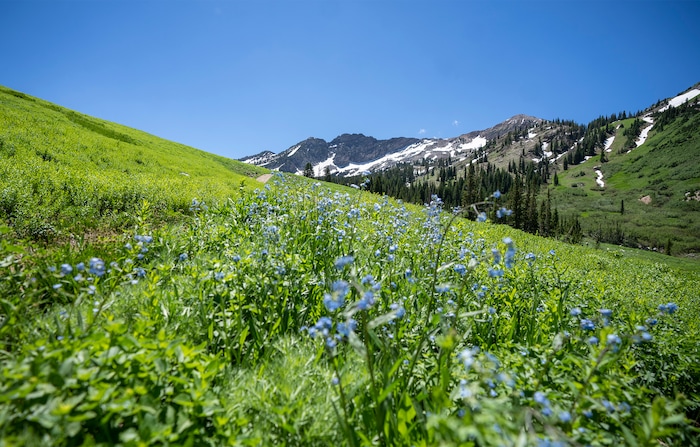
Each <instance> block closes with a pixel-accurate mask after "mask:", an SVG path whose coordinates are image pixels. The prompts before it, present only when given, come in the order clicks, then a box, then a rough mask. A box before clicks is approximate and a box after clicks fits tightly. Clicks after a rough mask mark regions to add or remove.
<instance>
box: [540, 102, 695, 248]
mask: <svg viewBox="0 0 700 447" xmlns="http://www.w3.org/2000/svg"><path fill="white" fill-rule="evenodd" d="M632 122H633V119H628V120H625V121H621V122H616V123H613V125H612V127H617V126H622V127H620V128H618V129H617V130H616V136H615V140H614V142H613V145H612V147H611V148H610V149H611V152H609V153H606V157H607V158H608V161H607V162H605V163H601V161H600V159H599V157H595V158H592V159H590V160H588V161H586V162H584V163H582V164H580V165H578V166H570V167H569V169H568V171H559V182H560V185H559V186H558V187H556V188H554V189H553V191H552V192H553V194H552V196H553V198H554V203H555V205H556V206H557V207H558V209H559V211H560V212H562V213H563V214H568V215H579V216H580V217H581V219H580V220H581V226H582V227H583V229H584V233H587V234H588V235H589V236H590V237H591V239H594V240H595V239H596V238H598V237H602V239H603V240H608V241H610V240H611V239H615V238H618V239H619V241H618V243H620V244H625V245H628V246H639V247H643V248H653V249H657V250H660V251H665V249H666V247H668V244H669V242H670V247H671V253H672V254H680V255H684V254H694V255H697V254H698V253H700V239H698V236H699V235H700V201H698V200H695V199H693V198H694V197H695V192H696V191H700V163H698V160H700V131H699V129H700V111H698V110H697V109H692V108H689V109H688V110H687V111H686V112H684V113H682V114H680V115H679V116H677V117H676V118H674V119H673V120H672V121H671V122H670V123H668V124H666V125H664V126H663V129H662V130H660V131H659V130H658V128H659V126H655V127H654V128H652V130H651V132H650V134H649V138H648V139H647V140H646V142H645V143H644V144H643V145H641V146H640V147H638V148H635V149H633V150H632V151H631V152H629V153H628V151H627V149H624V148H623V144H624V141H625V139H626V137H624V136H623V135H622V131H623V130H624V128H626V127H629V126H630V125H631V124H632ZM595 167H599V168H600V170H601V172H602V173H603V181H604V183H605V186H604V187H603V188H601V187H600V186H599V185H598V184H597V183H596V177H597V176H596V173H595V171H594V168H595Z"/></svg>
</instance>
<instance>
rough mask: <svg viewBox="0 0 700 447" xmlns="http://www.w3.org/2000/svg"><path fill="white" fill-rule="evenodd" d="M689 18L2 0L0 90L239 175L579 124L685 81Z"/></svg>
mask: <svg viewBox="0 0 700 447" xmlns="http://www.w3.org/2000/svg"><path fill="white" fill-rule="evenodd" d="M698 17H700V1H696V0H685V1H670V0H635V1H632V0H628V1H615V0H609V1H602V0H600V1H595V0H588V1H575V0H558V1H545V0H541V1H526V0H521V1H515V0H512V1H506V0H491V1H470V0H421V1H413V0H285V1H281V0H279V1H273V0H219V1H216V0H197V1H194V0H171V1H166V0H140V1H136V0H131V1H130V0H121V1H117V0H92V1H88V0H82V1H81V0H72V1H69V0H53V1H35V0H21V1H19V0H18V1H15V0H0V54H1V56H0V58H1V59H0V60H1V61H2V63H0V84H1V85H4V86H7V87H10V88H13V89H16V90H19V91H22V92H24V93H27V94H29V95H32V96H37V97H40V98H43V99H46V100H48V101H52V102H55V103H57V104H60V105H62V106H65V107H68V108H71V109H74V110H77V111H80V112H83V113H86V114H89V115H93V116H97V117H99V118H104V119H107V120H110V121H115V122H118V123H121V124H125V125H128V126H131V127H135V128H137V129H141V130H144V131H146V132H149V133H152V134H155V135H158V136H161V137H163V138H167V139H170V140H174V141H177V142H180V143H184V144H187V145H190V146H194V147H197V148H199V149H203V150H205V151H207V152H213V153H216V154H220V155H224V156H227V157H230V158H239V157H243V156H245V155H252V154H255V153H258V152H260V151H263V150H272V151H274V152H280V151H282V150H285V149H287V148H288V147H290V146H292V145H294V144H295V143H297V142H299V141H301V140H304V139H306V138H308V137H311V136H314V137H318V138H323V139H326V140H329V141H330V140H331V139H333V138H335V137H336V136H338V135H340V134H342V133H363V134H365V135H371V136H374V137H376V138H380V139H384V138H391V137H398V136H404V137H442V138H447V137H454V136H457V135H460V134H462V133H466V132H469V131H472V130H479V129H485V128H488V127H490V126H492V125H494V124H497V123H499V122H501V121H503V120H505V119H507V118H509V117H510V116H512V115H515V114H518V113H524V114H529V115H534V116H537V117H540V118H545V119H555V118H562V119H573V120H575V121H577V122H580V123H584V124H585V123H588V122H589V121H590V120H592V119H594V118H596V117H598V116H599V115H601V114H604V115H608V114H611V113H616V112H619V111H622V110H628V111H637V110H639V109H643V108H645V107H647V106H648V105H650V104H652V103H654V102H656V101H657V100H658V99H662V98H666V97H670V96H674V95H676V94H677V93H680V92H681V91H682V90H685V89H686V88H688V87H690V86H691V85H693V84H695V83H697V82H699V81H700V58H699V57H698V56H697V55H698V53H699V51H700V50H699V48H698V45H699V44H700V26H698V24H697V19H698Z"/></svg>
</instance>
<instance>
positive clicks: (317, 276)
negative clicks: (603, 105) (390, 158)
mask: <svg viewBox="0 0 700 447" xmlns="http://www.w3.org/2000/svg"><path fill="white" fill-rule="evenodd" d="M670 110H676V109H670ZM684 110H685V109H680V108H679V109H677V112H669V113H668V115H671V114H672V113H677V114H678V115H679V116H680V119H685V120H686V121H684V123H690V124H688V126H694V127H695V128H697V123H698V117H699V116H700V115H698V114H695V115H693V116H692V117H690V118H688V117H685V118H683V116H682V115H683V114H684V113H689V112H687V111H684ZM664 119H665V120H668V121H667V122H664V121H662V120H661V119H660V118H659V117H657V118H656V124H655V125H656V126H657V130H658V132H659V133H658V134H656V136H655V135H652V136H650V138H649V145H648V146H640V147H638V148H635V149H634V151H633V152H632V153H631V154H629V155H630V156H631V157H634V158H630V157H628V158H626V159H625V160H626V161H625V162H624V163H623V161H622V160H623V157H622V153H623V152H624V151H623V150H622V145H623V144H624V142H623V141H622V138H619V139H616V140H615V141H616V142H615V143H612V142H611V146H610V147H609V148H611V150H612V152H610V153H609V155H608V157H609V161H608V162H606V169H607V171H606V178H605V181H606V182H609V184H610V185H612V186H615V187H616V188H617V189H616V191H617V192H616V193H613V192H609V193H606V194H609V195H607V196H606V195H603V197H602V199H600V200H607V201H606V202H605V206H607V207H609V208H614V210H615V211H619V208H620V200H621V199H625V198H627V201H625V202H624V203H625V207H626V208H625V212H624V213H622V212H620V213H619V214H620V215H621V216H622V217H621V219H623V221H622V224H623V225H626V227H625V228H632V227H633V225H634V222H635V220H638V219H641V217H639V216H640V215H643V213H644V210H645V209H646V208H644V205H642V204H640V203H637V201H636V198H635V197H636V194H637V192H639V191H641V190H642V189H644V188H647V185H641V184H640V182H641V181H642V178H643V177H644V176H645V175H647V173H646V172H645V170H648V171H649V172H648V176H650V177H652V178H657V177H654V176H656V175H657V174H658V178H662V177H663V176H664V173H665V172H666V171H667V170H668V169H670V167H669V166H671V167H683V166H684V165H689V164H690V165H692V164H693V163H697V160H692V159H690V160H689V159H687V158H682V157H681V158H679V159H678V160H675V159H673V160H666V161H667V163H666V164H663V163H660V164H659V165H658V166H652V165H649V164H645V165H644V166H643V167H638V168H635V165H634V164H633V163H636V162H640V160H641V157H644V156H645V155H646V154H647V152H649V153H651V152H654V151H657V152H658V151H661V150H663V148H664V147H665V144H680V145H693V147H696V146H695V145H696V144H697V141H698V140H697V139H692V138H691V137H689V136H688V135H689V132H690V131H689V130H688V129H686V128H685V127H687V126H685V127H684V125H682V123H681V122H676V121H674V119H675V117H671V116H667V117H665V118H664ZM626 120H627V121H620V122H619V123H618V120H614V121H613V120H611V123H615V126H617V125H618V124H624V126H623V127H621V128H617V127H616V128H615V129H619V132H622V129H625V128H629V127H632V126H633V125H634V124H633V123H634V119H632V118H626ZM606 124H608V123H606ZM611 125H612V124H611ZM662 127H663V128H665V129H666V132H667V133H668V134H670V135H672V137H669V138H676V140H677V141H675V142H674V143H669V141H672V140H668V139H663V138H661V130H660V129H659V128H662ZM690 130H692V129H690ZM637 136H638V134H637V135H635V137H637ZM606 138H609V136H605V138H603V137H601V140H602V141H603V142H605V140H606ZM693 138H695V137H693ZM618 146H619V148H618ZM683 147H686V146H683ZM618 149H619V151H618ZM694 150H696V149H694ZM494 159H495V157H494ZM629 160H632V161H629ZM601 163H602V162H601ZM640 163H641V162H640ZM640 166H641V165H640ZM567 168H568V167H567ZM690 168H691V167H688V169H690ZM586 169H587V170H588V174H587V177H585V178H584V179H583V180H580V182H587V183H590V185H588V186H587V188H583V187H575V188H574V187H572V186H571V183H572V182H575V181H578V180H575V179H576V178H577V176H578V177H584V175H583V174H578V173H579V172H582V171H584V170H586ZM654 170H656V172H654ZM639 172H641V174H643V175H638V174H637V173H639ZM674 172H675V171H674ZM264 174H271V177H270V178H269V180H267V181H265V180H266V179H267V178H268V177H269V176H264ZM594 175H595V174H592V171H591V169H590V167H585V166H584V165H581V166H572V167H570V168H568V169H567V173H566V175H564V174H562V178H561V183H560V184H559V186H557V188H558V189H556V188H555V190H554V191H553V194H554V195H555V197H557V198H558V200H560V203H562V204H564V203H565V204H566V206H567V207H568V208H567V210H566V211H570V210H571V209H573V208H574V207H575V206H576V203H577V201H578V200H582V199H581V198H580V197H579V196H582V195H592V194H594V193H591V192H589V190H590V188H591V187H593V188H594V187H595V186H594V185H593V182H594V181H595V180H594V179H595V177H594ZM370 177H371V176H369V175H366V176H359V177H357V179H356V182H355V183H354V184H352V185H350V186H343V185H338V184H333V183H327V182H323V181H320V180H318V179H313V178H307V177H304V176H301V175H295V174H293V173H283V172H278V171H274V172H271V171H269V170H267V169H264V168H262V167H258V166H253V165H250V164H246V163H242V162H238V161H234V160H229V159H226V158H224V157H220V156H216V155H213V154H209V153H206V152H203V151H200V150H197V149H194V148H191V147H187V146H184V145H181V144H177V143H173V142H169V141H165V140H163V139H160V138H157V137H155V136H153V135H149V134H147V133H144V132H141V131H137V130H134V129H130V128H128V127H125V126H121V125H118V124H115V123H112V122H107V121H103V120H100V119H97V118H93V117H90V116H87V115H84V114H81V113H79V112H77V111H72V110H68V109H65V108H63V107H60V106H58V105H55V104H51V103H49V102H46V101H43V100H41V99H39V98H34V97H31V96H29V95H26V94H23V93H20V92H17V91H14V90H11V89H9V88H4V87H1V88H0V276H1V277H2V281H0V364H1V366H2V367H1V368H0V446H16V445H28V446H33V445H45V446H54V445H55V446H94V445H100V446H117V445H120V446H121V445H123V446H146V445H163V446H166V445H173V446H174V445H189V446H221V445H241V446H257V445H289V446H297V445H298V446H327V445H339V446H370V445H380V446H388V445H392V446H432V445H440V446H501V445H503V446H567V445H572V446H619V445H629V446H671V445H673V446H698V445H700V436H699V434H700V294H699V292H698V291H700V268H698V262H697V260H694V259H689V258H681V257H670V256H665V255H662V254H660V253H654V252H653V251H641V250H636V249H633V248H627V247H625V248H624V249H622V248H619V247H617V246H606V245H597V244H588V245H582V244H573V243H566V242H564V241H561V240H557V239H555V238H545V237H539V236H537V235H534V234H529V233H527V232H525V231H522V230H521V229H518V228H513V227H511V226H508V225H506V224H503V223H504V222H506V221H507V220H508V218H509V217H510V215H511V213H512V211H511V204H510V201H508V200H507V197H506V196H505V192H503V193H502V192H501V191H500V190H498V189H496V188H494V189H493V190H489V191H484V190H481V192H480V194H481V195H480V196H478V197H475V198H474V200H472V201H470V202H469V203H462V204H461V206H452V204H448V203H447V202H446V201H445V202H443V200H445V198H444V197H439V195H438V194H432V196H431V197H429V198H428V200H425V202H426V203H424V204H423V205H420V204H412V203H407V201H401V200H398V199H395V198H391V197H389V196H387V195H380V194H376V193H372V192H371V191H370V190H369V189H370V186H371V181H372V180H371V179H370ZM667 177H668V176H667ZM664 178H665V177H664ZM257 179H260V180H257ZM674 179H675V177H673V178H671V177H668V179H667V180H668V181H666V180H664V181H663V182H662V181H661V180H659V181H658V182H657V184H656V186H654V185H652V189H651V190H650V191H652V193H651V194H652V195H653V194H656V195H655V196H654V197H655V198H656V197H658V198H659V201H660V202H663V197H664V194H667V192H668V191H669V190H674V191H675V190H677V191H676V192H677V193H682V186H681V185H680V184H678V183H675V182H674ZM692 180H693V181H696V180H697V179H692ZM664 185H666V186H665V187H664ZM646 190H649V189H648V188H647V189H646ZM584 191H585V192H584ZM596 194H597V193H596ZM600 195H602V193H601V194H600ZM569 196H571V197H569ZM693 206H695V202H693ZM563 207H564V205H562V212H563V211H565V210H564V209H563ZM694 210H695V209H694ZM589 211H590V213H589V215H590V217H591V218H595V217H596V216H595V213H596V212H597V211H593V210H589ZM691 211H692V210H691ZM667 212H668V213H673V212H676V213H680V211H677V210H676V211H673V210H670V211H667ZM695 212H696V213H697V211H695ZM633 216H637V217H633ZM682 216H684V217H687V216H692V213H691V214H686V213H685V212H683V213H682ZM584 217H585V216H584ZM667 217H668V216H667ZM671 217H673V216H671ZM589 222H590V221H589ZM664 222H668V220H664ZM696 224H697V222H690V223H688V224H687V225H686V226H692V225H696ZM627 225H629V227H627ZM590 226H591V228H593V224H590ZM630 231H631V230H630ZM646 231H648V230H644V231H643V232H641V231H640V236H639V239H643V238H644V237H647V234H646ZM694 237H695V238H697V235H695V236H694ZM603 242H605V241H603ZM664 242H665V241H664V240H660V241H659V244H661V245H663V243H664ZM696 243H697V240H695V241H694V240H693V239H692V234H691V232H682V234H681V236H679V238H678V240H677V246H678V247H679V249H681V248H682V249H683V250H686V249H687V250H690V249H692V248H693V247H696V245H693V244H696Z"/></svg>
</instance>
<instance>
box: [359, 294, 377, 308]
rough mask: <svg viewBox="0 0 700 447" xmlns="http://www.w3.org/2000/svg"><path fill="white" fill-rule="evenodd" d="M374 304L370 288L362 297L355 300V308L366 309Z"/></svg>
mask: <svg viewBox="0 0 700 447" xmlns="http://www.w3.org/2000/svg"><path fill="white" fill-rule="evenodd" d="M373 305H374V293H373V292H372V291H371V290H367V291H366V292H365V293H364V294H363V295H362V299H360V301H358V302H357V308H358V309H360V310H367V309H369V308H370V307H372V306H373Z"/></svg>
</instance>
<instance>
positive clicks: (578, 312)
mask: <svg viewBox="0 0 700 447" xmlns="http://www.w3.org/2000/svg"><path fill="white" fill-rule="evenodd" d="M569 314H570V315H571V316H572V317H577V316H579V315H581V308H580V307H574V308H573V309H571V310H570V311H569Z"/></svg>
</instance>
